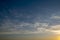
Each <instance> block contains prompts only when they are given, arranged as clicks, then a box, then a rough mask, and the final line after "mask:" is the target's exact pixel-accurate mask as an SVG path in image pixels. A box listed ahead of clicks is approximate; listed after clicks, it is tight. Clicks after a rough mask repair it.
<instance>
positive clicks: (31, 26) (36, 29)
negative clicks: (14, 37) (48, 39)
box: [0, 0, 60, 36]
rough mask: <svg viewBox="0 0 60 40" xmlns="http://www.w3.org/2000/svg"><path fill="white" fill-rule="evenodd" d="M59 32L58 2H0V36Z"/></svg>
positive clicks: (20, 0) (37, 0)
mask: <svg viewBox="0 0 60 40" xmlns="http://www.w3.org/2000/svg"><path fill="white" fill-rule="evenodd" d="M59 32H60V0H0V34H23V35H24V34H27V35H29V34H36V35H37V34H41V35H46V34H48V35H52V34H60V33H59ZM42 33H43V34H42ZM41 35H40V36H41Z"/></svg>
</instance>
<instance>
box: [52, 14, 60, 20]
mask: <svg viewBox="0 0 60 40" xmlns="http://www.w3.org/2000/svg"><path fill="white" fill-rule="evenodd" d="M51 19H60V16H58V15H55V16H52V17H51Z"/></svg>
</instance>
